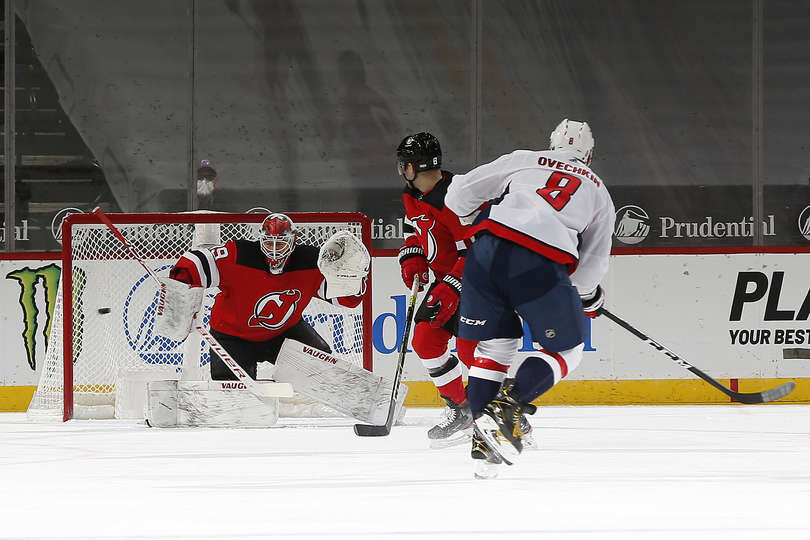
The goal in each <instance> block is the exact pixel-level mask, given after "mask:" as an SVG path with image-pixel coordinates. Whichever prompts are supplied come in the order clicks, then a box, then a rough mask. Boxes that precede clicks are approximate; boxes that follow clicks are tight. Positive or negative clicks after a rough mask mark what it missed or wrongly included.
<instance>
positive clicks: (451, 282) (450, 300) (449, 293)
mask: <svg viewBox="0 0 810 540" xmlns="http://www.w3.org/2000/svg"><path fill="white" fill-rule="evenodd" d="M460 297H461V280H460V279H458V278H457V277H455V276H451V275H450V274H447V275H446V276H444V277H443V278H442V280H441V281H440V282H439V283H438V284H437V285H436V286H435V287H433V290H432V291H430V296H428V299H427V302H426V305H427V307H435V308H438V313H437V314H436V317H435V318H434V319H433V320H432V321H431V323H430V326H432V327H433V328H440V327H442V326H444V324H445V323H446V322H447V321H449V320H450V317H452V316H453V313H455V312H456V310H457V309H458V301H459V298H460Z"/></svg>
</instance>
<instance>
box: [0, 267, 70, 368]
mask: <svg viewBox="0 0 810 540" xmlns="http://www.w3.org/2000/svg"><path fill="white" fill-rule="evenodd" d="M60 273H61V271H60V269H59V267H58V266H56V265H55V264H53V263H51V264H49V265H47V266H43V267H41V268H33V269H32V268H28V267H25V268H23V269H22V270H15V271H14V272H10V273H9V274H8V275H6V279H16V280H17V282H18V283H19V284H20V300H19V301H20V306H21V307H22V310H23V326H24V328H23V332H22V337H23V341H24V342H25V352H26V354H27V356H28V365H29V366H31V369H32V370H36V369H37V363H36V344H37V342H36V333H37V317H38V315H39V306H37V302H36V298H35V295H36V287H37V284H38V283H40V282H41V283H42V287H43V288H44V291H45V309H46V313H47V318H46V323H45V328H43V330H42V336H43V337H44V339H45V347H47V346H48V337H49V336H50V333H51V320H52V318H53V310H54V307H55V305H56V291H57V289H58V286H59V275H60Z"/></svg>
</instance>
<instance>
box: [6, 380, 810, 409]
mask: <svg viewBox="0 0 810 540" xmlns="http://www.w3.org/2000/svg"><path fill="white" fill-rule="evenodd" d="M736 380H737V384H738V387H737V390H738V391H739V392H759V391H761V390H766V389H768V388H773V387H774V386H776V385H778V384H781V383H783V382H786V381H795V382H796V389H795V390H794V391H793V393H791V394H790V395H789V396H787V397H784V398H782V399H780V400H779V401H778V402H777V403H805V404H807V403H810V379H736ZM718 381H719V382H720V384H723V385H725V386H731V381H730V380H729V379H718ZM405 385H406V386H407V387H408V396H407V399H406V400H405V405H406V406H407V407H442V406H444V401H442V400H441V398H440V397H439V393H438V392H437V391H436V387H435V386H433V383H432V382H430V381H405ZM34 390H36V387H35V386H0V412H24V411H25V410H26V409H27V408H28V403H29V402H30V401H31V398H32V397H33V395H34ZM730 402H731V400H730V399H729V398H728V396H726V395H725V394H723V393H722V392H719V391H718V390H715V389H714V388H712V387H711V386H709V385H708V384H706V383H705V382H703V381H701V380H697V379H658V380H634V381H562V382H560V383H559V384H557V385H556V386H554V388H552V389H551V390H549V391H548V392H547V393H545V394H544V395H543V396H541V397H540V399H537V400H535V404H537V405H678V404H680V405H712V404H728V403H730Z"/></svg>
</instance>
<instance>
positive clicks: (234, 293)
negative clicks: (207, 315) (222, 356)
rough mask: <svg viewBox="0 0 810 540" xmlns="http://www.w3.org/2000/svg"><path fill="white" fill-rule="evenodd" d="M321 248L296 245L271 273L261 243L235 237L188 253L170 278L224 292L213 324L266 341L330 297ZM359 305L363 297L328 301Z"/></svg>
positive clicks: (224, 330) (217, 302)
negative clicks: (315, 301)
mask: <svg viewBox="0 0 810 540" xmlns="http://www.w3.org/2000/svg"><path fill="white" fill-rule="evenodd" d="M317 261H318V248H316V247H314V246H308V245H301V246H296V248H295V250H294V251H293V252H292V254H291V255H290V258H289V259H288V260H287V263H286V264H285V266H284V271H283V272H282V273H280V274H272V273H270V271H269V269H268V266H267V261H266V259H265V256H264V254H263V253H262V251H261V249H260V248H259V243H258V242H251V241H247V240H236V241H231V242H228V243H226V244H225V245H224V246H218V247H213V248H210V249H195V250H192V251H189V252H187V253H185V254H184V255H183V256H182V257H181V258H180V260H178V261H177V264H175V265H174V268H172V269H171V272H170V273H169V276H170V277H171V278H173V279H176V280H178V281H182V282H184V283H188V284H189V285H191V286H193V287H205V288H209V287H219V289H220V290H221V291H222V292H221V293H220V294H218V295H217V297H216V299H215V301H214V307H213V309H212V311H211V328H212V329H214V330H216V331H217V332H221V333H223V334H228V335H230V336H235V337H238V338H242V339H245V340H248V341H267V340H269V339H272V338H274V337H276V336H278V335H280V334H282V333H283V332H284V331H285V330H287V329H288V328H291V327H292V326H294V325H295V324H297V323H298V322H299V321H300V320H301V316H302V313H303V311H304V309H305V308H306V307H307V305H308V304H309V302H310V300H312V298H313V297H318V298H321V299H326V280H325V279H324V277H323V274H321V272H320V270H318V266H317ZM329 301H331V302H333V303H339V304H340V305H342V306H346V307H350V308H352V307H356V306H358V305H359V304H360V302H361V301H362V297H361V296H347V297H343V298H338V299H333V300H329Z"/></svg>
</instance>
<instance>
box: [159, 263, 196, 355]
mask: <svg viewBox="0 0 810 540" xmlns="http://www.w3.org/2000/svg"><path fill="white" fill-rule="evenodd" d="M203 293H204V289H203V288H202V287H191V286H189V285H188V284H187V283H183V282H182V281H177V280H176V279H171V278H169V279H162V280H161V281H160V290H159V291H158V301H157V306H156V307H155V333H156V334H158V335H160V336H163V337H167V338H169V339H171V340H174V341H183V340H185V339H186V338H187V337H188V334H189V332H191V325H192V324H193V323H194V316H195V315H196V314H197V312H198V311H199V310H200V306H202V299H203Z"/></svg>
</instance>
